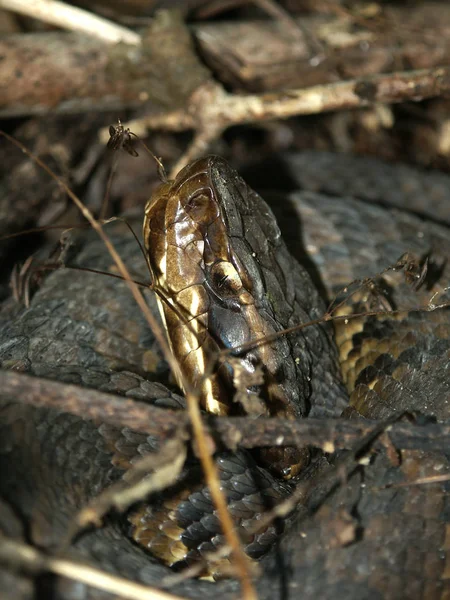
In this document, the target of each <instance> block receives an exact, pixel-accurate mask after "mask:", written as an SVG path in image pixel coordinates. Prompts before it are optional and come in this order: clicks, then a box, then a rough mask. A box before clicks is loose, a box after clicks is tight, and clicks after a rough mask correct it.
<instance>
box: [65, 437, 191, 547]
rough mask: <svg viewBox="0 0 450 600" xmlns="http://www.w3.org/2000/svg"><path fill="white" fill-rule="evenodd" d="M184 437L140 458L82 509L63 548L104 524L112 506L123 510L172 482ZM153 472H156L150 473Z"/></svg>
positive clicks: (179, 466) (182, 453)
mask: <svg viewBox="0 0 450 600" xmlns="http://www.w3.org/2000/svg"><path fill="white" fill-rule="evenodd" d="M184 437H185V436H175V439H169V440H168V441H167V442H166V444H165V445H164V446H163V447H162V448H161V450H160V451H159V452H158V453H155V454H150V455H149V456H145V457H143V458H142V459H141V460H139V461H137V462H136V464H134V465H133V467H132V468H131V469H130V470H129V471H126V472H125V474H124V476H123V479H122V480H121V481H119V482H118V483H116V484H113V485H111V486H110V487H108V488H106V490H104V491H103V492H102V493H101V494H100V495H99V496H96V497H95V498H94V499H93V500H92V501H91V502H90V503H89V504H88V505H87V506H85V507H84V508H82V509H81V510H80V511H79V513H78V514H77V515H76V516H75V518H74V519H73V520H72V522H71V524H70V525H69V527H68V530H67V533H66V534H65V536H64V539H63V541H62V543H61V546H60V551H61V552H62V551H64V550H65V549H66V548H67V547H68V546H69V545H70V543H71V542H72V540H74V539H75V537H76V536H77V535H78V534H79V533H80V532H81V531H82V530H83V529H85V528H86V527H88V526H89V525H94V526H96V527H100V526H101V524H102V519H103V517H104V516H105V515H106V514H107V513H108V511H109V510H110V509H112V508H116V509H117V510H118V511H119V512H121V513H123V512H124V511H125V510H126V509H127V508H128V507H129V506H131V505H132V504H134V503H135V502H139V501H142V500H145V499H146V498H147V496H148V495H149V494H153V493H154V492H159V491H161V490H164V489H166V488H167V487H168V486H169V485H172V484H173V483H174V482H175V481H176V479H177V477H178V475H179V474H180V472H181V469H182V468H183V465H184V461H185V459H186V453H187V449H186V444H185V443H184V439H183V438H184ZM150 471H153V473H151V474H149V472H150ZM125 480H126V481H125ZM127 484H128V485H127Z"/></svg>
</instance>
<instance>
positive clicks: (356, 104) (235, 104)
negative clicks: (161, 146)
mask: <svg viewBox="0 0 450 600" xmlns="http://www.w3.org/2000/svg"><path fill="white" fill-rule="evenodd" d="M449 92H450V67H436V68H433V69H422V70H418V71H402V72H397V73H389V74H387V75H386V74H383V75H374V76H370V77H364V78H360V79H351V80H349V81H340V82H337V83H329V84H326V85H316V86H312V87H309V88H303V89H296V90H284V91H281V92H272V93H267V94H250V95H246V96H245V95H234V94H229V93H228V92H226V91H225V90H224V88H223V87H222V86H221V85H220V84H218V83H214V82H207V83H205V84H204V85H202V86H200V87H199V89H198V90H196V92H195V93H194V94H192V96H191V100H190V103H189V104H188V106H186V108H185V109H184V110H176V111H169V112H167V113H159V114H157V115H151V116H148V117H143V118H142V119H139V120H135V121H131V122H129V123H127V125H126V126H127V127H129V128H130V129H131V130H132V131H134V132H135V133H136V134H137V135H140V136H144V135H145V131H146V129H150V130H153V129H166V130H169V131H183V130H186V129H193V130H195V132H196V135H195V138H194V143H193V145H192V146H191V147H190V148H189V150H188V151H187V152H186V154H185V155H184V156H183V157H182V158H181V159H180V161H179V162H178V163H177V169H179V168H180V167H181V166H184V165H185V164H187V163H188V162H189V161H190V160H192V159H193V158H195V157H196V153H197V156H198V155H199V153H202V154H203V153H204V152H205V150H206V149H207V147H208V146H209V145H210V143H211V141H212V140H214V139H216V138H217V137H218V135H220V133H221V132H222V131H224V130H225V129H227V128H228V127H231V126H234V125H242V124H246V123H258V122H263V121H269V120H272V119H287V118H289V117H293V116H298V115H311V114H318V113H322V112H328V111H338V110H344V109H354V108H365V107H368V106H372V105H373V104H376V103H384V104H394V103H398V102H404V101H406V100H409V101H415V102H418V101H420V100H423V99H425V98H431V97H435V96H441V95H443V94H448V93H449ZM105 136H106V132H102V133H101V139H103V138H105Z"/></svg>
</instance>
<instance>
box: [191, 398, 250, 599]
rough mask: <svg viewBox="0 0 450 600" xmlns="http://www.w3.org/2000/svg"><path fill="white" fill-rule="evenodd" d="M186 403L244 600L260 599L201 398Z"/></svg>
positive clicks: (206, 478)
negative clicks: (207, 429)
mask: <svg viewBox="0 0 450 600" xmlns="http://www.w3.org/2000/svg"><path fill="white" fill-rule="evenodd" d="M186 401H187V409H188V414H189V418H190V421H191V425H192V430H193V433H194V436H195V439H196V441H197V445H198V457H199V459H200V462H201V465H202V467H203V472H204V475H205V480H206V483H207V485H208V487H209V491H210V492H211V497H212V500H213V502H214V505H215V506H216V508H217V512H218V513H219V519H220V524H221V526H222V529H223V532H224V535H225V538H226V540H227V543H228V545H229V546H230V548H231V553H232V556H233V558H234V567H235V569H236V573H237V574H238V576H239V578H240V581H241V586H242V594H243V598H244V599H245V600H256V599H257V595H256V591H255V588H254V586H253V583H252V580H251V574H250V564H249V558H248V556H247V555H246V554H245V552H244V550H243V548H242V545H241V542H240V540H239V537H238V535H237V533H236V530H235V528H234V524H233V520H232V518H231V515H230V513H229V511H228V508H227V502H226V499H225V496H224V494H223V492H222V490H221V489H220V479H219V474H218V471H217V467H216V465H215V463H214V460H213V459H212V456H211V454H210V448H208V445H207V441H206V439H207V438H206V432H205V427H204V425H203V421H202V416H201V413H200V405H199V402H198V397H197V396H196V395H193V394H186Z"/></svg>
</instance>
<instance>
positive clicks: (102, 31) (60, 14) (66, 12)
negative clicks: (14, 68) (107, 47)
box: [0, 0, 141, 46]
mask: <svg viewBox="0 0 450 600" xmlns="http://www.w3.org/2000/svg"><path fill="white" fill-rule="evenodd" d="M0 8H5V9H7V10H11V11H14V12H17V13H20V14H22V15H26V16H27V17H32V18H34V19H38V20H39V21H45V22H46V23H50V24H52V25H56V26H57V27H62V28H63V29H69V30H71V31H80V32H82V33H86V34H88V35H91V36H94V37H96V38H99V39H101V40H103V41H104V42H109V43H111V44H116V43H118V42H124V43H125V44H131V45H133V46H139V45H140V44H141V36H140V35H139V34H137V33H135V32H134V31H131V29H127V28H126V27H122V26H121V25H116V24H115V23H113V22H112V21H108V20H107V19H104V18H103V17H98V16H97V15H94V14H92V13H90V12H87V11H86V10H82V9H81V8H76V7H75V6H70V5H69V4H65V3H64V2H58V1H57V0H0Z"/></svg>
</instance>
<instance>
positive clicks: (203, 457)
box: [0, 131, 256, 600]
mask: <svg viewBox="0 0 450 600" xmlns="http://www.w3.org/2000/svg"><path fill="white" fill-rule="evenodd" d="M0 134H1V135H3V136H4V137H6V139H8V140H9V141H10V142H11V143H12V144H13V145H15V146H17V147H18V148H20V149H21V150H22V152H24V153H25V154H26V155H27V156H29V157H30V158H31V159H32V160H33V161H35V163H36V164H38V165H39V166H40V167H42V168H43V169H44V171H46V173H48V174H49V175H50V177H52V178H53V179H54V180H55V181H56V182H57V183H58V184H59V185H60V186H61V187H62V188H63V189H64V190H65V191H66V193H67V194H68V196H69V197H70V198H71V200H72V201H73V202H74V203H75V205H76V206H77V208H78V209H79V210H80V212H81V214H82V215H83V216H84V217H85V218H86V219H87V221H88V222H89V223H90V224H91V225H92V227H93V229H94V230H95V231H96V232H97V234H98V235H99V236H100V238H101V240H102V241H103V243H104V244H105V247H106V248H107V250H108V252H109V253H110V255H111V257H112V259H113V260H114V262H115V263H116V265H117V267H118V269H119V272H120V274H121V275H122V276H123V277H124V279H125V280H126V284H127V285H128V287H129V288H130V291H131V293H132V295H133V297H134V299H135V301H136V302H137V304H138V306H139V307H140V309H141V311H142V314H143V315H144V316H145V318H146V319H147V322H148V324H149V326H150V328H151V329H152V331H153V333H154V335H155V338H156V339H157V341H158V342H159V344H160V347H161V350H162V351H163V353H164V356H165V358H166V360H167V362H168V364H169V365H170V367H171V368H172V371H173V372H174V373H176V372H177V370H178V366H177V363H176V360H175V358H174V357H173V356H172V354H171V352H170V349H169V346H168V344H167V341H166V339H165V336H164V334H163V333H162V331H161V329H160V327H159V326H158V324H157V322H156V320H155V319H154V317H153V315H152V313H151V312H150V310H149V308H148V306H147V304H146V302H145V300H144V297H143V296H142V294H141V292H140V290H139V287H138V286H137V285H136V284H135V283H134V281H133V280H132V278H131V277H130V274H129V272H128V269H127V268H126V266H125V264H124V262H123V261H122V259H121V258H120V256H119V254H118V253H117V251H116V249H115V248H114V246H113V244H112V243H111V241H110V239H109V237H108V236H107V235H106V233H105V232H104V231H103V229H102V226H101V225H100V223H99V222H98V221H97V220H96V219H95V217H94V216H93V215H92V213H91V212H90V211H89V209H88V208H87V207H86V206H85V205H84V204H83V203H82V202H81V200H80V199H79V198H78V197H77V196H76V195H75V194H74V193H73V192H72V190H71V189H70V188H69V187H68V186H67V185H66V184H65V183H64V182H63V181H62V180H61V179H60V178H59V177H58V176H57V175H56V174H55V173H54V172H53V171H52V170H51V169H50V168H49V167H48V166H47V165H46V164H45V163H44V162H43V161H41V160H40V159H39V158H38V157H37V156H35V155H33V154H32V153H31V152H30V151H29V150H28V149H27V148H26V147H25V146H24V145H23V144H21V143H20V142H18V141H17V140H15V139H14V138H12V137H11V136H10V135H8V134H6V133H5V132H2V131H0ZM182 384H183V387H184V389H185V390H186V396H187V405H188V414H189V417H190V419H191V421H192V428H193V432H194V436H195V439H196V441H197V444H198V449H199V459H200V462H201V464H202V466H203V468H204V469H205V480H206V483H207V485H208V487H209V488H210V490H211V496H212V498H213V502H214V504H215V506H216V508H217V510H218V513H219V517H220V519H221V524H222V527H223V531H224V535H225V538H226V539H227V542H228V543H229V545H230V547H231V548H232V551H233V555H234V557H235V558H236V561H237V565H236V570H237V572H238V574H239V577H240V579H241V585H242V591H243V597H244V598H245V599H246V600H254V599H256V592H255V590H254V587H253V584H252V582H251V575H250V570H249V561H248V559H247V556H246V554H245V553H244V550H243V549H242V546H241V543H240V540H239V537H238V536H237V534H236V532H235V530H234V527H233V521H232V519H231V516H230V514H229V512H228V508H227V505H226V499H225V497H224V495H223V492H222V491H221V489H220V479H219V474H218V471H217V468H216V466H215V464H214V461H213V460H212V458H211V456H210V454H209V449H208V444H207V441H206V437H205V432H204V427H203V423H202V419H201V414H200V407H199V402H198V395H197V394H195V393H192V392H190V385H189V383H188V382H186V381H182Z"/></svg>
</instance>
